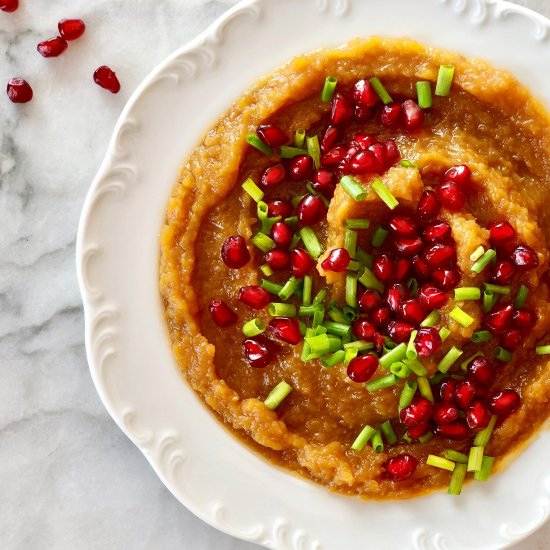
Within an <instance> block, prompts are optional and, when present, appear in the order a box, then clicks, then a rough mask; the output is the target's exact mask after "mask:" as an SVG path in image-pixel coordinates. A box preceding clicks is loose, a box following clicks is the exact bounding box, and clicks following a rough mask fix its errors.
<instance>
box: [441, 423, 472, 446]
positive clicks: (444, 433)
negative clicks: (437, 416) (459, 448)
mask: <svg viewBox="0 0 550 550" xmlns="http://www.w3.org/2000/svg"><path fill="white" fill-rule="evenodd" d="M435 433H436V434H437V435H438V436H440V437H443V438H445V439H450V440H451V441H462V440H463V439H466V438H467V437H468V436H469V435H470V430H469V428H468V426H467V424H466V423H465V422H464V421H463V420H456V421H455V422H450V423H449V424H440V425H439V426H437V427H436V428H435Z"/></svg>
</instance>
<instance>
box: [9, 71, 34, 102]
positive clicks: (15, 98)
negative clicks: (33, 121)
mask: <svg viewBox="0 0 550 550" xmlns="http://www.w3.org/2000/svg"><path fill="white" fill-rule="evenodd" d="M6 93H7V94H8V97H9V98H10V100H11V101H12V102H13V103H27V102H29V101H30V100H31V99H32V88H31V87H30V85H29V83H28V82H27V81H26V80H23V79H22V78H18V77H15V78H10V79H9V80H8V86H7V89H6Z"/></svg>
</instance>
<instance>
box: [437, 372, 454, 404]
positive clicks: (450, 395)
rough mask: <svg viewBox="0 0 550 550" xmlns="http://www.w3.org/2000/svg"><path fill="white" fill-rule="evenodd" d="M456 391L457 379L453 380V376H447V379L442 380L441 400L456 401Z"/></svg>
mask: <svg viewBox="0 0 550 550" xmlns="http://www.w3.org/2000/svg"><path fill="white" fill-rule="evenodd" d="M455 392H456V380H453V379H452V378H446V379H445V380H443V382H441V387H440V389H439V395H440V397H441V401H444V402H446V403H451V402H452V401H454V398H455Z"/></svg>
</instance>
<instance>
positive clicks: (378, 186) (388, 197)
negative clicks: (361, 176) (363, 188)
mask: <svg viewBox="0 0 550 550" xmlns="http://www.w3.org/2000/svg"><path fill="white" fill-rule="evenodd" d="M371 188H372V190H373V191H374V192H375V193H376V194H377V195H378V197H379V198H380V199H381V200H382V202H383V203H384V204H385V205H386V206H387V207H388V208H389V209H390V210H393V209H394V208H396V207H397V206H399V201H398V200H397V199H396V198H395V197H394V196H393V195H392V193H391V191H390V190H389V189H388V188H387V187H386V186H385V185H384V183H383V182H382V180H381V179H375V180H374V181H373V182H372V183H371Z"/></svg>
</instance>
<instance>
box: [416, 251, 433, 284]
mask: <svg viewBox="0 0 550 550" xmlns="http://www.w3.org/2000/svg"><path fill="white" fill-rule="evenodd" d="M412 265H413V268H414V272H415V273H416V276H417V277H418V278H419V279H427V278H428V277H429V276H430V275H431V273H432V272H431V270H430V268H429V267H428V266H427V265H426V262H425V261H424V260H423V259H422V258H421V257H420V256H415V257H414V258H413V259H412Z"/></svg>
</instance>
